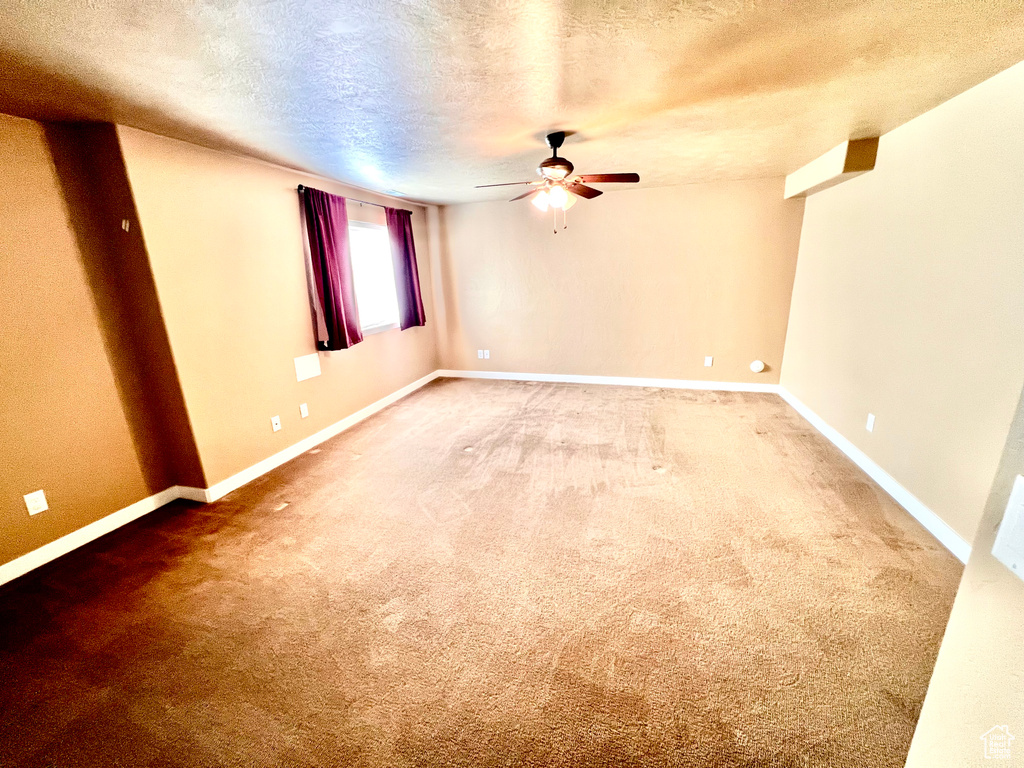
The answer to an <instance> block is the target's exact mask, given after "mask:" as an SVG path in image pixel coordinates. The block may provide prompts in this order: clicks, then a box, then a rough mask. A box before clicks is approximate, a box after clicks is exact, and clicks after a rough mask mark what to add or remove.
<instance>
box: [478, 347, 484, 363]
mask: <svg viewBox="0 0 1024 768" xmlns="http://www.w3.org/2000/svg"><path fill="white" fill-rule="evenodd" d="M476 356H477V359H479V360H483V359H484V351H483V350H482V349H478V350H477V351H476Z"/></svg>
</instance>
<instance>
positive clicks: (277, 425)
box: [270, 416, 281, 432]
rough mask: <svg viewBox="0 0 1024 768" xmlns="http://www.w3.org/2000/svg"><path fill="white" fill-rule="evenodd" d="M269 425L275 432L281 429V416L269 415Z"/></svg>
mask: <svg viewBox="0 0 1024 768" xmlns="http://www.w3.org/2000/svg"><path fill="white" fill-rule="evenodd" d="M270 426H271V427H273V429H274V431H275V432H278V431H280V429H281V417H280V416H271V417H270Z"/></svg>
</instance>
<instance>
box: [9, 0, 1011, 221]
mask: <svg viewBox="0 0 1024 768" xmlns="http://www.w3.org/2000/svg"><path fill="white" fill-rule="evenodd" d="M1021 59H1024V2H1021V0H1013V1H1012V2H1011V1H1009V0H1006V1H1004V2H1000V0H956V1H954V0H949V1H947V2H926V1H924V0H918V1H914V2H912V1H910V0H847V1H845V2H844V1H843V0H639V1H637V2H627V0H617V1H606V0H589V1H587V0H485V1H483V2H481V1H480V0H415V1H408V0H397V1H396V0H388V1H387V2H385V1H383V0H379V1H378V0H353V1H352V2H339V1H338V0H5V2H4V3H3V6H2V8H0V72H2V75H3V76H2V77H0V111H3V112H9V113H12V114H17V115H22V116H25V117H35V118H41V119H48V118H49V119H60V118H89V119H104V120H112V121H115V122H120V123H124V124H127V125H132V126H135V127H138V128H143V129H146V130H151V131H155V132H157V133H162V134H165V135H168V136H174V137H177V138H182V139H186V140H190V141H194V142H196V143H199V144H204V145H207V146H211V147H215V148H221V149H229V150H232V151H236V152H243V153H245V154H250V155H254V156H257V157H261V158H264V159H268V160H273V161H276V162H280V163H284V164H286V165H290V166H293V167H297V168H302V169H306V170H311V171H314V172H318V173H322V174H325V175H327V176H331V177H334V178H338V179H342V180H344V181H348V182H350V183H353V184H356V185H358V186H362V187H367V188H371V189H376V190H380V191H385V190H398V191H400V192H402V193H404V194H405V195H406V196H409V197H412V198H416V199H420V200H430V201H437V202H455V201H465V200H471V199H485V198H493V197H501V196H504V195H505V193H504V192H503V191H498V192H497V193H495V192H494V191H493V190H491V191H489V192H486V193H481V192H478V191H476V190H474V189H473V185H475V184H484V183H491V182H501V181H517V180H526V179H531V178H536V177H535V176H534V175H533V173H534V172H533V169H534V168H535V166H536V164H537V163H538V162H539V161H540V160H541V159H542V158H543V157H544V155H545V153H546V150H545V148H544V146H543V143H542V138H543V135H544V134H545V133H546V132H547V130H549V129H552V128H562V129H566V130H574V131H577V134H576V135H575V136H573V137H571V138H570V139H569V140H568V141H567V142H566V145H565V147H564V150H563V154H564V155H566V156H567V157H569V158H570V159H571V160H572V161H573V162H574V163H575V164H576V167H577V170H578V171H580V172H583V173H594V172H614V171H637V172H639V173H640V174H641V176H642V177H643V179H644V182H645V183H646V184H649V185H666V184H679V183H687V182H693V181H704V180H710V179H724V178H743V177H752V176H765V175H776V174H784V173H787V172H789V171H792V170H794V169H796V168H798V167H799V166H801V165H802V164H804V163H805V162H807V161H809V160H811V159H813V158H814V157H815V156H817V155H819V154H821V153H822V152H824V151H825V150H827V149H829V148H831V147H832V146H834V145H835V144H838V143H839V142H840V141H842V140H843V139H846V138H851V137H852V138H857V137H862V136H867V135H872V134H878V133H882V132H885V131H888V130H891V129H892V128H894V127H896V126H897V125H899V124H901V123H903V122H906V121H907V120H908V119H910V118H912V117H914V116H916V115H918V114H921V113H922V112H924V111H926V110H928V109H930V108H931V107H933V106H935V105H936V104H939V103H941V102H942V101H944V100H946V99H948V98H949V97H951V96H953V95H955V94H957V93H960V92H961V91H963V90H966V89H967V88H969V87H970V86H972V85H974V84H976V83H978V82H980V81H982V80H983V79H985V78H986V77H988V76H990V75H993V74H995V73H996V72H999V71H1000V70H1002V69H1005V68H1006V67H1008V66H1010V65H1011V64H1014V63H1016V62H1017V61H1019V60H1021Z"/></svg>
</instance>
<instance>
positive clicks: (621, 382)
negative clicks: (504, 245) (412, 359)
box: [437, 370, 779, 392]
mask: <svg viewBox="0 0 1024 768" xmlns="http://www.w3.org/2000/svg"><path fill="white" fill-rule="evenodd" d="M437 375H438V376H439V377H448V378H452V379H502V380H505V381H548V382H558V383H564V384H606V385H612V386H619V387H659V388H661V389H708V390H716V391H719V392H778V390H779V385H778V384H755V383H746V382H741V381H703V380H701V379H644V378H637V377H633V376H579V375H575V374H563V373H506V372H504V371H449V370H441V371H437Z"/></svg>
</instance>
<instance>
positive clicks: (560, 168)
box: [477, 131, 640, 234]
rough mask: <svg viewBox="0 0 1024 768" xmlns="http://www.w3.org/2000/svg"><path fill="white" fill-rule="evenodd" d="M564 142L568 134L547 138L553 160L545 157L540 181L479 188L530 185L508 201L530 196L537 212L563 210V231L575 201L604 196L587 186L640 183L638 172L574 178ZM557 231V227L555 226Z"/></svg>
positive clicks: (557, 133) (490, 185) (555, 133)
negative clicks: (560, 151) (563, 150)
mask: <svg viewBox="0 0 1024 768" xmlns="http://www.w3.org/2000/svg"><path fill="white" fill-rule="evenodd" d="M564 141H565V131H555V132H554V133H549V134H548V135H547V144H548V146H549V147H551V157H548V158H545V159H544V160H543V161H542V162H541V164H540V165H539V166H537V173H539V174H540V177H541V178H540V181H511V182H507V183H505V184H480V185H478V186H477V189H484V188H486V187H514V186H518V185H521V184H528V185H530V186H531V187H539V189H531V190H530V191H529V192H524V193H523V194H521V195H519V196H518V197H513V198H512V199H511V200H510V201H509V202H515V201H516V200H523V199H525V198H527V197H530V198H532V199H531V200H530V202H531V203H533V204H534V205H535V206H536V207H537V208H538V209H540V210H541V211H546V210H548V209H549V208H550V209H552V211H553V213H554V215H555V216H557V215H558V214H557V212H558V211H562V221H563V225H562V228H563V229H564V228H565V223H564V222H565V212H566V211H567V210H569V209H570V208H572V207H573V206H574V205H575V204H576V198H577V196H578V197H583V198H586V199H587V200H590V199H592V198H595V197H597V196H598V195H601V194H603V193H602V191H601V190H600V189H594V188H593V187H588V186H587V184H607V183H610V182H611V183H616V184H635V183H637V182H638V181H640V174H638V173H588V174H582V175H575V176H574V175H573V173H572V172H573V164H572V163H570V162H569V161H568V160H566V159H565V158H564V157H559V156H558V148H559V147H561V146H562V143H563V142H564ZM555 232H556V234H557V232H558V226H557V224H556V225H555Z"/></svg>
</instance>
